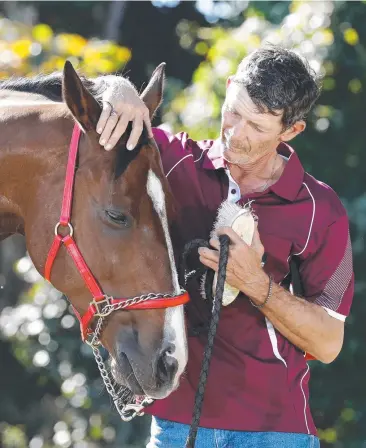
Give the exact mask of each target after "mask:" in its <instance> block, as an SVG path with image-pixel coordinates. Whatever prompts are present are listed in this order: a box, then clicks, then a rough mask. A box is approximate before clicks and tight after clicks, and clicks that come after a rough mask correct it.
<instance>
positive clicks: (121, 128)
mask: <svg viewBox="0 0 366 448" xmlns="http://www.w3.org/2000/svg"><path fill="white" fill-rule="evenodd" d="M129 121H130V117H129V116H128V115H127V114H122V115H121V117H120V118H119V120H118V123H117V125H116V127H115V128H114V131H113V133H112V135H111V136H110V138H109V140H108V141H107V142H106V147H105V148H106V149H107V150H110V149H112V148H114V147H115V146H116V144H117V143H118V141H119V139H120V138H121V137H122V135H123V134H124V133H125V131H126V128H127V126H128V123H129Z"/></svg>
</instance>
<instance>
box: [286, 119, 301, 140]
mask: <svg viewBox="0 0 366 448" xmlns="http://www.w3.org/2000/svg"><path fill="white" fill-rule="evenodd" d="M305 128H306V123H305V121H304V120H299V121H296V123H294V124H293V125H292V126H290V127H289V128H288V129H286V131H284V132H283V133H282V134H281V136H280V140H281V141H282V142H289V141H290V140H292V139H293V138H295V137H296V136H297V135H299V134H301V132H303V131H304V129H305Z"/></svg>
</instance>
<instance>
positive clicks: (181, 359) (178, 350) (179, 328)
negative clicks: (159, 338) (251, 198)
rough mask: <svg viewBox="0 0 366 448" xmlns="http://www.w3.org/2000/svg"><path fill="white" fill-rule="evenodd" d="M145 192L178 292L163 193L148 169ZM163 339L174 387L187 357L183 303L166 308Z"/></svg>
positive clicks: (157, 181) (159, 184)
mask: <svg viewBox="0 0 366 448" xmlns="http://www.w3.org/2000/svg"><path fill="white" fill-rule="evenodd" d="M147 193H148V195H149V196H150V198H151V201H152V203H153V206H154V209H155V211H156V213H157V214H158V216H159V218H160V221H161V225H162V227H163V231H164V236H165V241H166V245H167V249H168V254H169V261H170V268H171V272H172V283H173V287H174V293H175V294H179V292H180V287H179V280H178V273H177V269H176V267H175V261H174V252H173V245H172V241H171V238H170V234H169V225H168V218H167V213H166V204H165V194H164V190H163V186H162V184H161V182H160V179H159V178H158V177H157V175H156V174H155V173H154V172H153V171H152V170H149V173H148V176H147ZM162 292H164V291H162ZM172 334H173V335H174V340H171V335H172ZM164 340H165V341H166V342H171V343H173V344H174V346H175V351H174V352H173V353H171V355H172V356H173V357H174V358H176V360H177V361H178V371H177V374H176V377H175V380H174V387H176V386H177V383H178V380H179V377H180V375H181V374H182V373H183V370H184V368H185V366H186V363H187V358H188V351H187V342H186V334H185V324H184V312H183V305H179V306H175V307H172V308H167V310H166V311H165V323H164Z"/></svg>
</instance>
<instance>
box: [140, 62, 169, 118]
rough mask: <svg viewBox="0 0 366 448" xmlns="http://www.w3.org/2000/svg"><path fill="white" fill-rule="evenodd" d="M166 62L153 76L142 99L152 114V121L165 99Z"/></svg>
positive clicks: (157, 68)
mask: <svg viewBox="0 0 366 448" xmlns="http://www.w3.org/2000/svg"><path fill="white" fill-rule="evenodd" d="M164 73H165V62H162V63H161V64H160V65H159V66H158V67H156V69H155V70H154V73H153V74H152V75H151V78H150V81H149V84H148V85H147V87H146V88H145V90H144V91H143V92H142V94H141V99H142V100H143V101H144V103H145V104H146V106H147V108H148V109H149V112H150V119H151V118H152V117H153V115H154V113H155V111H156V109H157V108H158V107H159V106H160V103H161V100H162V99H163V89H164Z"/></svg>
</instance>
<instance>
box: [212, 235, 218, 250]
mask: <svg viewBox="0 0 366 448" xmlns="http://www.w3.org/2000/svg"><path fill="white" fill-rule="evenodd" d="M210 245H211V246H212V247H214V248H215V249H217V250H219V249H220V241H219V240H218V239H217V238H211V239H210Z"/></svg>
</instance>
